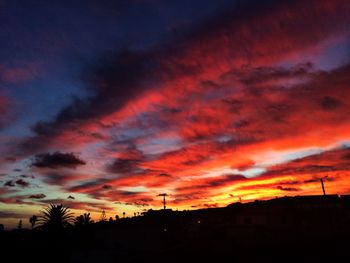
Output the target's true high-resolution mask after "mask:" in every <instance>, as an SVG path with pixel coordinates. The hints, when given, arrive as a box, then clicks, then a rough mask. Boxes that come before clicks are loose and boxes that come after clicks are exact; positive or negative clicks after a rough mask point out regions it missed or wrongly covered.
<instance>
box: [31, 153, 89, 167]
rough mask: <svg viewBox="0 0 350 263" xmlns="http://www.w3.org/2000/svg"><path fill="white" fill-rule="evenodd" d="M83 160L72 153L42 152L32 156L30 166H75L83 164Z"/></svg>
mask: <svg viewBox="0 0 350 263" xmlns="http://www.w3.org/2000/svg"><path fill="white" fill-rule="evenodd" d="M85 164H86V163H85V161H83V160H81V159H79V158H78V157H77V156H75V155H74V154H73V153H60V152H55V153H43V154H38V155H36V156H35V157H34V160H33V163H32V166H35V167H39V168H51V169H57V168H62V167H68V168H76V167H77V166H79V165H85Z"/></svg>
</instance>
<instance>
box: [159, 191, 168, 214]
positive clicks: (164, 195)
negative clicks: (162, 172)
mask: <svg viewBox="0 0 350 263" xmlns="http://www.w3.org/2000/svg"><path fill="white" fill-rule="evenodd" d="M158 196H163V205H164V210H165V209H166V203H165V197H166V196H168V195H167V194H165V193H164V194H159V195H158Z"/></svg>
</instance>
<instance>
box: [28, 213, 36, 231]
mask: <svg viewBox="0 0 350 263" xmlns="http://www.w3.org/2000/svg"><path fill="white" fill-rule="evenodd" d="M37 221H38V217H37V216H36V215H33V216H31V217H30V218H29V223H30V224H31V225H32V228H34V226H35V224H36V222H37Z"/></svg>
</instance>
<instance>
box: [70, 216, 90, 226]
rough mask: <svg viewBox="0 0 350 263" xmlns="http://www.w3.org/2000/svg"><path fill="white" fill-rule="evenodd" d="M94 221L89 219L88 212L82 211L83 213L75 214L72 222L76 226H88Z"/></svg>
mask: <svg viewBox="0 0 350 263" xmlns="http://www.w3.org/2000/svg"><path fill="white" fill-rule="evenodd" d="M93 222H94V221H93V220H91V217H90V213H84V214H83V215H80V216H77V217H76V218H75V221H74V224H75V225H76V226H88V225H90V224H92V223H93Z"/></svg>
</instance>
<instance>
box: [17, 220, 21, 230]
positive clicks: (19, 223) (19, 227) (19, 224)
mask: <svg viewBox="0 0 350 263" xmlns="http://www.w3.org/2000/svg"><path fill="white" fill-rule="evenodd" d="M18 229H22V219H20V220H19V222H18Z"/></svg>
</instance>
